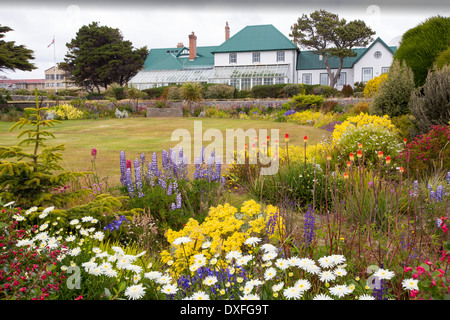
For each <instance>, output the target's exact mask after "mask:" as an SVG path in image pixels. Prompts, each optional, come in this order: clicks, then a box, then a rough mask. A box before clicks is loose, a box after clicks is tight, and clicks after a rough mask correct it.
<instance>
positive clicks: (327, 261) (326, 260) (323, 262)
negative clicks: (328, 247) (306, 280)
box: [319, 257, 335, 268]
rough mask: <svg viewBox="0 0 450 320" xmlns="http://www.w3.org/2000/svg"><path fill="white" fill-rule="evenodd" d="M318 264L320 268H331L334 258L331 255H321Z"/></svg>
mask: <svg viewBox="0 0 450 320" xmlns="http://www.w3.org/2000/svg"><path fill="white" fill-rule="evenodd" d="M319 264H320V266H321V267H322V268H331V267H332V266H334V264H335V262H334V259H333V258H331V257H322V258H320V259H319Z"/></svg>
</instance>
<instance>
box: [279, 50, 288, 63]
mask: <svg viewBox="0 0 450 320" xmlns="http://www.w3.org/2000/svg"><path fill="white" fill-rule="evenodd" d="M285 59H286V53H285V52H284V51H277V62H284V61H285Z"/></svg>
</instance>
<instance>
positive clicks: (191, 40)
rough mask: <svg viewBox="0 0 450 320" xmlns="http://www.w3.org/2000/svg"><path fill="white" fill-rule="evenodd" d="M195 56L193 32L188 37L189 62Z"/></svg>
mask: <svg viewBox="0 0 450 320" xmlns="http://www.w3.org/2000/svg"><path fill="white" fill-rule="evenodd" d="M196 56H197V36H196V35H195V34H194V31H192V33H191V34H190V35H189V60H190V61H192V60H194V59H195V57H196Z"/></svg>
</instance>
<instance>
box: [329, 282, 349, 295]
mask: <svg viewBox="0 0 450 320" xmlns="http://www.w3.org/2000/svg"><path fill="white" fill-rule="evenodd" d="M330 293H331V294H332V295H335V296H338V297H339V298H342V297H344V296H345V295H347V294H349V293H350V290H349V288H348V287H347V286H346V285H337V286H334V287H331V288H330Z"/></svg>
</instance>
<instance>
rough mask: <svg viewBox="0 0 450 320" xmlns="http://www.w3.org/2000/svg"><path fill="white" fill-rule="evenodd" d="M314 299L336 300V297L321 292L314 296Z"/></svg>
mask: <svg viewBox="0 0 450 320" xmlns="http://www.w3.org/2000/svg"><path fill="white" fill-rule="evenodd" d="M313 300H334V299H333V298H331V297H330V296H328V295H326V294H323V293H319V294H318V295H316V296H314V298H313Z"/></svg>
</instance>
